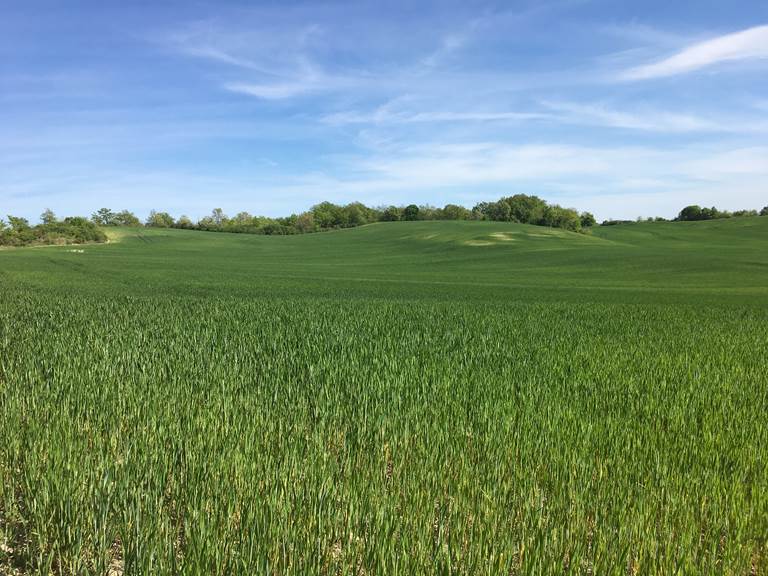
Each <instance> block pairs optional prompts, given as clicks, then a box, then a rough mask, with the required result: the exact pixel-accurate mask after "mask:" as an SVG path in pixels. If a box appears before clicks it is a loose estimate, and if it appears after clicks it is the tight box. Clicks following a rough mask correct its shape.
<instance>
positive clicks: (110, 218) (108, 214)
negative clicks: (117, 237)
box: [91, 208, 115, 226]
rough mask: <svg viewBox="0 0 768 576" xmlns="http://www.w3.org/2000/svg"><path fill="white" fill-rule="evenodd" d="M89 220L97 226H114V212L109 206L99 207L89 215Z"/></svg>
mask: <svg viewBox="0 0 768 576" xmlns="http://www.w3.org/2000/svg"><path fill="white" fill-rule="evenodd" d="M91 221H92V222H93V223H94V224H98V225H99V226H114V225H115V213H114V212H112V210H110V209H109V208H99V209H98V210H97V211H96V212H94V213H93V214H92V215H91Z"/></svg>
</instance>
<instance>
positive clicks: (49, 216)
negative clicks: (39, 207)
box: [40, 208, 59, 224]
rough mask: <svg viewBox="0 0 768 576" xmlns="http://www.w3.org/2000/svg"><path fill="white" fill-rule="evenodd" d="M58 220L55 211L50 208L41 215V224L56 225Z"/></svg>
mask: <svg viewBox="0 0 768 576" xmlns="http://www.w3.org/2000/svg"><path fill="white" fill-rule="evenodd" d="M58 220H59V219H58V218H57V217H56V214H54V213H53V210H51V209H50V208H46V209H45V211H43V213H42V214H40V223H41V224H55V223H56V222H58Z"/></svg>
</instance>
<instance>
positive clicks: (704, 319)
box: [0, 217, 768, 576]
mask: <svg viewBox="0 0 768 576" xmlns="http://www.w3.org/2000/svg"><path fill="white" fill-rule="evenodd" d="M767 414H768V218H766V217H756V218H733V219H729V220H717V221H708V222H691V223H644V224H632V225H620V226H612V227H599V228H596V229H595V230H594V231H593V233H592V234H591V235H585V234H574V233H569V232H564V231H561V230H555V229H548V228H542V227H535V226H526V225H516V224H508V223H500V222H498V223H491V222H395V223H381V224H374V225H370V226H365V227H361V228H356V229H349V230H340V231H334V232H326V233H318V234H306V235H301V236H286V237H272V236H270V237H266V236H254V235H238V234H221V233H205V232H194V231H182V230H152V229H118V230H116V231H113V232H111V242H110V243H109V244H106V245H87V246H80V247H71V246H70V247H45V248H28V249H13V250H4V251H0V574H6V573H8V574H14V573H15V574H49V573H53V574H67V575H70V574H102V575H103V574H112V575H113V576H114V575H116V574H122V573H125V575H126V576H128V575H133V574H146V575H149V574H281V575H287V574H348V575H360V576H362V575H363V574H365V575H374V574H376V575H389V574H400V575H410V574H503V575H509V574H598V575H600V574H617V575H619V574H621V575H625V574H739V575H744V574H763V573H764V572H765V571H766V570H768V416H766V415H767Z"/></svg>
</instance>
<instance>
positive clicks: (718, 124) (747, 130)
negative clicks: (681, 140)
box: [543, 101, 768, 134]
mask: <svg viewBox="0 0 768 576" xmlns="http://www.w3.org/2000/svg"><path fill="white" fill-rule="evenodd" d="M543 105H544V106H546V107H547V108H548V109H550V110H552V111H553V113H557V115H556V116H555V117H556V118H557V119H558V120H560V121H562V122H566V123H570V124H579V125H588V126H605V127H609V128H623V129H628V130H641V131H646V132H664V133H681V134H682V133H689V132H728V133H743V134H754V133H765V132H768V122H766V121H764V120H755V119H752V118H749V119H741V118H739V119H736V118H718V117H704V116H701V115H695V114H686V113H679V112H669V111H666V110H659V109H657V108H649V107H645V108H637V109H634V110H629V111H627V110H616V109H612V108H609V107H607V106H605V105H602V104H579V103H574V102H548V101H545V102H543Z"/></svg>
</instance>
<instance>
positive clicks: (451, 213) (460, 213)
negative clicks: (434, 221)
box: [443, 204, 471, 220]
mask: <svg viewBox="0 0 768 576" xmlns="http://www.w3.org/2000/svg"><path fill="white" fill-rule="evenodd" d="M470 214H471V212H470V211H469V210H467V209H466V208H464V206H459V205H457V204H446V205H445V206H444V207H443V218H445V219H446V220H469V216H470Z"/></svg>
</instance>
